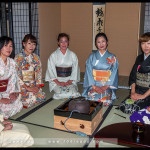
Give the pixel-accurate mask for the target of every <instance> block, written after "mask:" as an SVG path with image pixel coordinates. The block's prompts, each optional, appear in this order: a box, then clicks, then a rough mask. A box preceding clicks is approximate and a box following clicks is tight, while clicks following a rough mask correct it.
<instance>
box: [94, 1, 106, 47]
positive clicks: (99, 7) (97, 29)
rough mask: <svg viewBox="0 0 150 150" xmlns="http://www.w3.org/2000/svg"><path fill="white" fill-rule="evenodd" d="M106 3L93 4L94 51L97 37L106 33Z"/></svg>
mask: <svg viewBox="0 0 150 150" xmlns="http://www.w3.org/2000/svg"><path fill="white" fill-rule="evenodd" d="M104 21H105V3H93V38H92V39H93V50H97V48H96V46H95V36H96V34H97V33H101V32H104V27H105V26H104Z"/></svg>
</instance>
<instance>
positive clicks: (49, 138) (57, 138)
mask: <svg viewBox="0 0 150 150" xmlns="http://www.w3.org/2000/svg"><path fill="white" fill-rule="evenodd" d="M13 122H15V123H21V124H24V125H26V126H27V127H28V129H29V131H30V134H31V135H32V137H33V138H34V145H33V146H32V147H84V145H85V143H86V142H87V141H88V137H81V136H78V135H76V134H71V133H69V132H63V131H59V130H53V129H50V128H46V127H43V126H38V125H34V124H29V123H26V122H17V121H13Z"/></svg>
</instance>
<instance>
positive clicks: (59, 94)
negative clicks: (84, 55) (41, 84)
mask: <svg viewBox="0 0 150 150" xmlns="http://www.w3.org/2000/svg"><path fill="white" fill-rule="evenodd" d="M56 67H72V73H71V75H70V76H68V77H57V72H56ZM54 79H57V80H58V81H60V82H67V81H68V80H73V82H72V86H69V87H70V88H68V87H62V86H58V85H57V84H56V83H55V82H54V81H53V80H54ZM45 81H49V88H50V92H51V91H52V90H54V96H53V98H54V99H60V98H69V97H70V96H72V97H78V96H80V93H79V92H78V88H77V82H79V81H80V68H79V65H78V58H77V56H76V54H75V53H74V52H72V51H70V50H69V49H68V48H67V50H66V53H65V54H63V53H62V52H61V51H60V48H58V49H57V50H56V51H54V52H53V53H52V54H51V55H50V57H49V58H48V63H47V70H46V75H45ZM66 88H67V89H66ZM68 89H69V91H68ZM63 91H64V92H63ZM66 92H67V95H66ZM69 93H70V94H69Z"/></svg>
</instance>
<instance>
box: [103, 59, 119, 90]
mask: <svg viewBox="0 0 150 150" xmlns="http://www.w3.org/2000/svg"><path fill="white" fill-rule="evenodd" d="M112 57H113V59H114V63H113V65H112V70H111V76H110V78H109V81H107V83H106V85H109V86H110V88H112V89H117V88H118V65H119V64H118V60H117V58H116V57H115V56H112Z"/></svg>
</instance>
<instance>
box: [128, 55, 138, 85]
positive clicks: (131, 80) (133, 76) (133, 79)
mask: <svg viewBox="0 0 150 150" xmlns="http://www.w3.org/2000/svg"><path fill="white" fill-rule="evenodd" d="M137 67H138V57H137V59H136V61H135V64H134V65H133V67H132V70H131V72H130V76H129V86H131V85H132V84H133V83H136V72H137Z"/></svg>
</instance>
